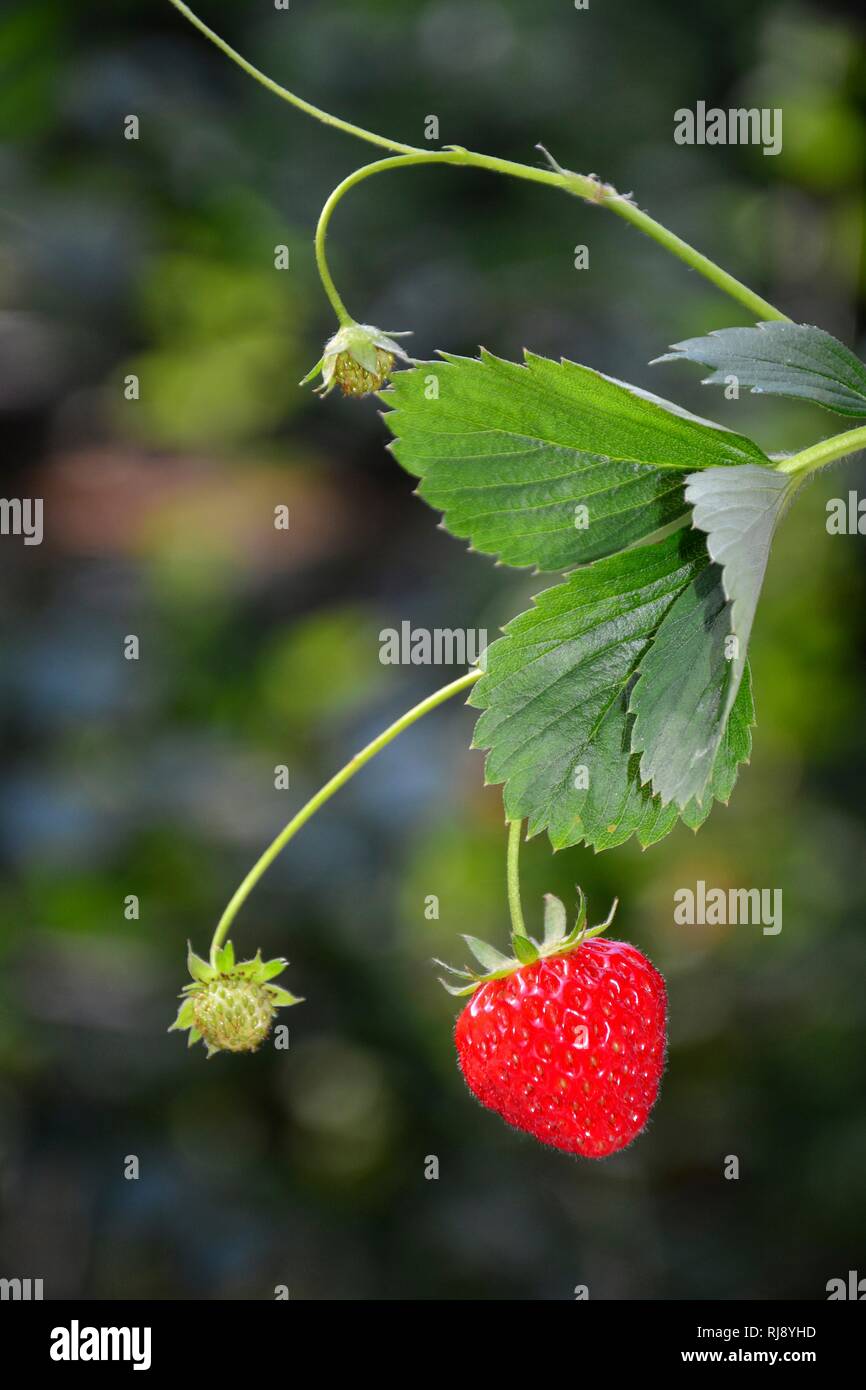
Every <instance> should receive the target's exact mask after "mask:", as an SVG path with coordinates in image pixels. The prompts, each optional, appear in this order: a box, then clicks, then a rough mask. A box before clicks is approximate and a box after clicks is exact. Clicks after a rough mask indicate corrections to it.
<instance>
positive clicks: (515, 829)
mask: <svg viewBox="0 0 866 1390" xmlns="http://www.w3.org/2000/svg"><path fill="white" fill-rule="evenodd" d="M522 831H523V821H522V820H512V821H509V822H508V864H507V881H508V911H509V912H510V913H511V935H512V936H526V926H525V924H524V921H523V908H522V906H521V903H520V838H521V833H522Z"/></svg>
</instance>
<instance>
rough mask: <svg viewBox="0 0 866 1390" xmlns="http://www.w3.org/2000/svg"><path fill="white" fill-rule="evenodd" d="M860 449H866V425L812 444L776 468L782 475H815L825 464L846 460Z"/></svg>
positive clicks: (784, 460)
mask: <svg viewBox="0 0 866 1390" xmlns="http://www.w3.org/2000/svg"><path fill="white" fill-rule="evenodd" d="M860 449H866V425H860V426H859V427H858V428H857V429H856V430H846V431H845V433H844V434H834V435H831V437H830V438H829V439H822V440H821V442H820V444H812V445H811V446H810V447H809V448H808V449H803V450H802V451H801V452H800V453H799V454H792V455H791V457H790V458H787V459H783V460H782V462H781V463H778V464H777V465H776V468H777V470H778V471H779V472H780V473H794V474H797V473H803V474H807V473H814V472H815V471H816V470H817V469H819V468H823V467H824V466H825V464H828V463H832V462H833V460H834V459H840V458H844V457H845V455H846V454H856V453H857V452H858V450H860Z"/></svg>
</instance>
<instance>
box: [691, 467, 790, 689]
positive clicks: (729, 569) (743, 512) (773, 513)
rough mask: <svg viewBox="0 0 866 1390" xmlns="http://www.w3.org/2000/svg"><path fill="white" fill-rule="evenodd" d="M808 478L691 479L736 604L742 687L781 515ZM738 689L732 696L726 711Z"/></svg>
mask: <svg viewBox="0 0 866 1390" xmlns="http://www.w3.org/2000/svg"><path fill="white" fill-rule="evenodd" d="M802 481H803V479H802V478H797V477H790V476H788V475H786V474H784V473H777V472H775V471H774V472H768V471H767V470H766V469H764V468H752V467H746V468H738V469H737V471H736V475H735V474H734V473H733V472H730V471H729V470H728V469H721V468H712V469H708V470H707V472H705V473H692V474H690V475H689V477H688V478H687V479H686V500H687V502H688V503H689V504H690V506H691V507H692V509H693V510H692V520H693V523H694V525H695V526H696V527H698V528H699V529H700V530H701V531H703V532H705V534H706V537H707V550H708V552H709V555H710V558H711V559H712V560H714V561H715V563H716V564H717V565H719V566H721V570H722V585H723V588H724V592H725V597H726V598H727V599H728V600H729V601H730V604H731V632H732V634H733V635H734V636H735V637H736V638H737V652H736V654H735V656H734V657H733V659H732V665H733V670H734V678H733V682H734V685H735V686H736V685H738V684H739V680H740V678H741V677H742V672H743V668H744V666H745V661H746V649H747V647H748V645H749V638H750V637H751V634H752V623H753V621H754V617H755V609H756V608H757V605H758V598H759V596H760V593H761V586H762V585H763V582H764V575H765V574H766V571H767V561H768V559H769V557H770V547H771V545H772V542H773V536H774V535H775V532H776V527H777V526H778V524H779V521H780V520H781V517H782V515H783V513H784V511H785V509H786V507H787V506H788V503H789V502H790V500H791V498H792V497H793V495H794V493H795V492H796V491H797V489H798V488H799V487H800V485H801V483H802ZM735 694H736V690H734V691H733V692H730V693H729V696H728V705H727V707H726V709H725V713H727V710H728V709H729V708H730V706H731V705H732V704H733V697H734V695H735Z"/></svg>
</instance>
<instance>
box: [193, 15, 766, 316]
mask: <svg viewBox="0 0 866 1390" xmlns="http://www.w3.org/2000/svg"><path fill="white" fill-rule="evenodd" d="M171 3H172V4H173V5H174V7H175V9H176V10H179V11H180V13H181V14H182V15H183V16H184V18H185V19H188V20H189V22H190V24H193V25H194V26H195V28H196V29H198V31H199V32H200V33H201V34H203V35H204V36H205V38H207V39H209V40H210V42H211V43H212V44H214V45H215V46H216V47H217V48H218V49H219V50H220V52H221V53H224V54H225V55H226V57H227V58H230V59H231V60H232V62H234V63H237V65H238V67H239V68H242V69H243V71H244V72H245V73H247V74H248V75H249V76H250V77H252V78H254V79H255V81H256V82H259V83H261V85H262V86H263V87H265V88H266V89H267V90H268V91H269V92H272V93H273V95H274V96H278V97H279V98H280V99H281V100H282V101H286V102H288V103H289V104H290V105H291V106H294V107H296V108H297V109H298V110H299V111H303V112H304V113H305V114H306V115H308V116H313V117H314V118H315V119H316V120H317V121H322V122H323V124H325V125H329V126H333V127H334V128H335V129H337V130H342V131H343V132H344V133H345V134H346V135H353V136H354V137H355V138H356V139H358V140H365V141H367V143H368V144H371V145H379V146H380V147H382V148H384V149H386V150H391V151H393V152H394V153H396V154H401V155H405V156H408V158H406V160H405V164H406V165H409V164H434V163H440V164H454V165H462V166H466V167H470V168H475V169H487V170H488V171H489V172H491V173H495V174H505V175H508V176H509V177H512V178H518V179H523V180H526V181H527V182H530V183H540V184H546V185H547V186H548V187H550V188H558V189H560V190H561V191H562V192H565V193H570V194H573V195H574V196H576V197H579V198H582V199H584V201H586V202H588V203H593V204H595V205H596V206H598V207H606V208H609V209H610V211H611V212H614V213H616V215H617V216H618V217H621V218H623V220H624V221H626V222H629V223H630V224H631V225H632V226H633V227H637V229H638V230H639V231H641V232H644V233H645V235H646V236H648V237H651V238H652V240H653V241H655V242H657V243H658V245H659V246H662V247H664V249H665V250H666V251H668V252H670V254H671V255H672V256H676V257H677V259H678V260H681V261H683V262H684V263H685V264H686V265H688V266H689V267H690V268H691V269H692V270H696V271H697V272H698V274H700V275H703V276H704V277H705V279H707V280H709V281H710V282H711V283H712V284H714V285H715V286H716V287H717V288H718V289H720V290H722V291H723V293H725V294H727V295H730V297H731V298H732V299H735V300H737V301H738V303H740V304H742V305H743V306H744V307H745V308H746V309H748V310H749V311H750V312H751V313H753V314H754V315H755V316H756V318H758V319H781V320H787V315H786V314H783V313H782V312H781V310H779V309H776V308H775V306H774V305H772V304H770V303H769V301H768V300H766V299H763V298H762V297H761V295H759V294H755V292H754V290H750V289H749V287H748V286H747V285H744V284H742V282H741V281H740V280H737V279H736V278H735V277H734V276H733V275H730V274H728V272H727V271H726V270H723V269H722V268H721V266H719V265H716V263H715V261H711V260H710V258H709V257H708V256H704V255H703V254H702V253H701V252H700V251H697V250H696V249H695V248H694V247H693V246H690V245H689V243H688V242H687V241H683V239H682V237H678V236H677V235H676V234H675V233H674V232H671V231H669V230H668V228H667V227H665V226H663V225H662V223H661V222H657V221H656V219H655V218H654V217H650V215H649V213H646V212H643V211H642V210H641V209H640V208H639V207H637V206H636V204H634V203H633V202H632V201H631V199H630V197H626V196H625V195H623V194H620V193H617V191H616V189H615V188H613V187H611V185H610V184H606V183H602V182H601V180H600V179H597V178H594V177H591V176H590V175H588V174H577V173H574V172H573V171H572V170H570V169H563V168H561V167H560V166H559V165H558V164H556V163H555V161H553V160H550V163H551V165H552V167H551V168H549V169H539V168H536V167H535V166H534V165H531V164H520V163H517V162H516V161H514V160H511V159H498V158H496V157H495V156H493V155H486V154H476V153H475V152H474V151H472V150H465V149H462V148H461V147H460V146H450V147H448V148H446V149H444V150H435V151H434V150H423V149H419V147H418V146H417V145H406V144H403V143H402V141H400V140H390V139H388V138H387V137H386V136H383V135H377V134H375V132H373V131H371V130H365V129H364V127H363V126H358V125H355V124H354V123H353V122H352V121H344V120H342V119H341V118H340V117H339V116H332V115H331V114H330V112H328V111H323V110H322V109H321V108H320V107H318V106H313V104H312V103H311V102H309V101H305V100H304V99H303V98H302V97H299V96H296V95H295V93H294V92H290V91H289V90H288V88H287V87H283V86H281V85H280V83H279V82H275V81H274V80H273V78H270V77H268V76H267V74H266V73H263V72H262V71H261V69H259V68H257V67H255V66H254V64H253V63H251V62H249V60H248V59H247V58H244V57H243V55H242V54H240V53H238V51H237V49H235V48H232V47H231V45H230V44H228V43H226V41H225V39H223V38H221V37H220V36H219V34H217V33H215V31H214V30H213V29H211V28H209V26H208V25H207V24H205V23H204V21H203V20H201V19H199V18H198V15H196V14H195V13H194V12H193V11H192V10H191V9H190V8H189V6H188V5H186V4H185V3H184V0H171ZM548 159H550V156H548ZM402 167H404V161H397V162H396V163H391V162H390V161H388V160H381V161H379V162H378V163H377V164H371V165H367V166H366V169H364V170H358V171H357V174H358V177H357V178H356V177H355V176H350V179H349V180H344V183H343V184H341V185H340V187H339V189H335V190H334V194H332V195H331V198H332V199H333V198H334V195H335V194H337V195H338V197H337V199H336V201H339V197H342V195H343V193H345V192H346V191H347V190H348V188H351V187H353V186H354V184H355V183H358V182H360V180H361V179H362V178H366V177H367V176H368V175H369V174H372V173H380V172H384V170H385V169H395V168H402ZM336 201H335V202H334V204H332V207H331V211H333V206H335V205H336ZM328 202H329V203H330V202H331V199H329V200H328ZM325 206H326V207H327V206H328V205H327V204H326V205H325ZM328 215H329V216H330V212H329V214H328ZM321 245H322V246H323V245H324V234H323V238H322V242H321ZM317 260H318V263H319V270H320V273H321V270H322V261H321V259H319V244H318V243H317ZM326 277H327V278H326ZM323 283H324V286H325V291H326V293H327V295H328V298H329V299H330V301H331V303H332V305H333V306H334V309H335V310H336V311H337V317H338V319H339V321H340V323H346V322H350V321H351V320H350V319H349V318H348V315H347V311H346V308H345V305H344V304H343V302H342V300H341V299H340V296H339V295H338V294H337V291H336V289H335V287H334V283H333V280H332V279H331V278H330V273H329V272H328V269H327V264H325V275H323ZM338 306H339V308H338Z"/></svg>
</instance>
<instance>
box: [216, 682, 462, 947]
mask: <svg viewBox="0 0 866 1390" xmlns="http://www.w3.org/2000/svg"><path fill="white" fill-rule="evenodd" d="M481 674H482V672H481V670H480V669H478V668H473V669H472V670H471V671H467V672H466V674H465V675H463V676H460V677H459V678H458V679H457V680H456V681H451V683H450V684H449V685H445V686H443V687H442V689H441V690H437V691H435V692H434V694H432V695H428V696H427V698H426V699H425V700H422V701H421V702H420V704H417V705H413V706H412V708H411V709H410V710H407V711H406V713H405V714H402V715H401V716H400V718H399V719H397V720H395V721H394V723H393V724H389V725H388V728H387V729H384V730H383V731H382V733H381V734H379V735H378V736H377V737H376V738H374V739H373V740H372V742H371V743H368V744H367V746H366V747H365V748H362V749H361V751H360V753H356V754H355V756H354V757H353V758H350V759H349V761H348V762H347V763H346V765H345V767H342V768H341V769H340V771H339V772H337V773H335V775H334V776H333V777H332V778H331V779H330V781H329V782H326V783H325V785H324V786H323V787H322V788H320V790H319V791H317V792H316V794H315V796H311V797H310V799H309V801H308V802H307V803H306V805H304V806H302V807H301V809H300V811H298V812H297V814H296V815H294V816H293V817H292V819H291V820H290V821H289V823H288V825H286V826H285V827H284V828H283V829H282V830H281V831H280V833H279V835H278V836H277V837H276V839H275V840H273V841H272V842H271V843H270V844H269V845H268V848H267V849H266V850H265V851H264V853H263V854H261V855H260V856H259V858H258V859H257V860H256V862H255V864H254V865H253V867H252V868H251V869H250V871H249V873H248V874H247V876H246V878H245V879H244V880H243V882H242V883H241V884H240V885H239V887H238V888H237V890H236V891H235V893H234V894H233V895H232V897H231V899H230V900H229V903H228V906H227V907H226V909H225V912H224V913H223V915H222V917H220V919H219V922H218V923H217V927H216V931H215V932H214V934H213V940H212V942H211V947H210V958H211V963H213V961H214V957H215V956H216V953H217V951H218V950H219V948H220V947H221V946H222V944H223V942H224V941H225V939H226V936H227V935H228V931H229V928H230V927H231V924H232V922H233V921H234V919H235V917H236V916H237V914H238V912H239V911H240V909H241V908H242V907H243V905H244V903H245V902H246V900H247V898H248V897H249V895H250V893H251V892H252V890H253V889H254V888H255V886H256V884H257V883H258V881H259V879H260V878H261V877H262V875H263V874H264V873H265V871H266V870H267V869H268V868H270V866H271V864H273V862H274V860H275V859H276V857H277V855H278V854H279V853H280V851H281V850H283V849H285V847H286V845H287V844H288V843H289V841H290V840H291V839H292V838H293V837H294V836H295V835H296V834H297V833H298V831H299V830H300V829H301V826H303V825H306V823H307V821H308V820H309V819H310V818H311V817H312V816H314V815H315V813H316V811H318V809H319V807H320V806H324V804H325V802H326V801H329V800H330V799H331V797H332V796H333V795H334V792H336V791H339V790H340V787H343V786H345V785H346V783H347V782H348V781H349V780H350V779H351V778H352V777H354V775H355V773H356V772H360V770H361V768H362V767H364V766H365V765H366V764H367V763H368V762H369V761H370V759H371V758H375V756H376V754H377V753H380V752H381V751H382V749H383V748H387V746H388V744H389V743H391V742H392V741H393V740H394V739H395V738H396V737H397V735H398V734H401V733H402V732H403V730H404V729H408V728H409V727H410V725H412V724H414V723H416V722H417V720H419V719H422V718H423V716H424V715H425V714H429V712H430V711H431V710H434V709H436V708H437V706H438V705H442V704H444V703H445V701H446V700H450V699H451V696H452V695H457V694H459V693H460V691H461V690H466V689H467V688H468V687H469V686H470V685H473V684H474V682H475V681H477V680H478V679H479V677H480V676H481Z"/></svg>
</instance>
